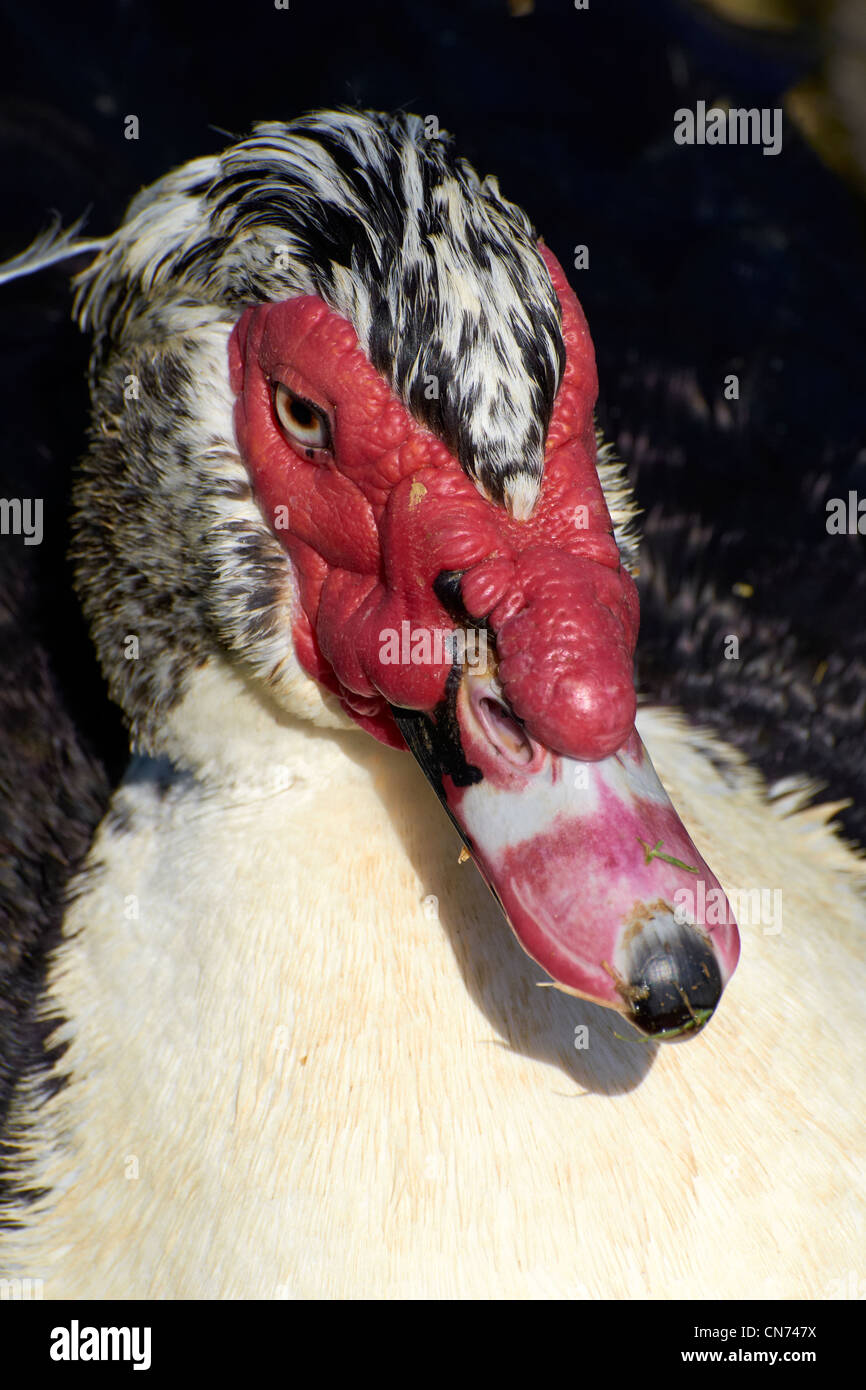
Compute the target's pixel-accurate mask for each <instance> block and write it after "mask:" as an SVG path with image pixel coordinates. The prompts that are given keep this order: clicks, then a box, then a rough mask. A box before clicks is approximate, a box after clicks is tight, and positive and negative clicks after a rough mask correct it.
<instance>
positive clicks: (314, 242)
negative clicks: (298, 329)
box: [76, 111, 564, 516]
mask: <svg viewBox="0 0 866 1390" xmlns="http://www.w3.org/2000/svg"><path fill="white" fill-rule="evenodd" d="M297 294H318V295H320V296H321V297H322V298H323V299H324V300H325V301H326V302H327V303H328V304H329V305H330V306H331V307H332V308H333V309H334V310H335V311H336V312H338V313H340V314H342V315H343V316H345V317H346V318H348V319H349V320H350V321H351V322H352V324H353V325H354V327H355V329H356V331H357V333H358V336H359V339H360V342H361V344H362V346H363V347H364V349H365V351H366V352H367V355H368V356H369V357H370V359H371V361H372V362H373V364H374V366H376V367H377V369H379V370H380V371H381V372H382V373H383V374H384V375H385V377H386V378H387V380H388V381H389V383H390V384H391V385H392V387H393V388H394V390H395V391H396V393H397V394H398V395H399V396H400V398H401V399H402V400H403V401H404V402H405V404H406V405H407V406H408V407H409V409H410V410H411V411H412V412H413V413H414V414H415V416H416V417H417V418H418V419H420V420H421V421H422V422H423V423H424V424H426V425H427V426H428V427H429V428H431V429H432V430H433V431H434V432H435V433H436V434H437V435H439V436H440V437H441V438H442V439H443V440H444V441H445V443H446V444H448V446H449V447H450V448H452V449H453V450H454V452H455V453H456V454H457V457H458V458H459V460H460V462H461V464H462V466H463V467H464V468H465V469H466V471H467V472H468V473H469V474H470V475H471V476H473V477H474V478H475V479H476V480H477V481H478V483H479V484H480V486H481V487H482V488H483V489H484V491H485V492H486V493H488V494H489V495H490V496H491V497H493V498H496V499H498V500H505V501H507V503H508V505H509V506H510V508H511V509H512V510H513V512H514V514H515V515H517V516H525V515H527V514H528V513H529V511H530V510H531V508H532V505H533V503H534V501H535V498H536V496H537V493H538V488H539V484H540V480H541V476H542V470H543V451H544V440H545V435H546V432H547V426H548V423H549V420H550V414H551V410H552V407H553V400H554V397H555V395H556V391H557V388H558V386H559V381H560V378H561V374H562V367H563V362H564V345H563V341H562V330H561V315H560V308H559V303H558V300H557V298H556V294H555V292H554V290H553V286H552V284H551V281H550V276H549V274H548V272H547V268H546V266H545V264H544V261H543V260H542V258H541V256H540V254H539V251H538V248H537V246H536V244H535V234H534V232H533V229H532V227H531V225H530V223H529V221H528V219H527V218H526V216H525V214H524V213H523V212H522V211H521V210H520V209H519V208H517V207H515V206H514V205H513V204H512V203H509V202H507V201H506V200H505V199H504V198H503V197H502V195H501V194H500V192H499V188H498V185H497V183H496V180H495V179H493V178H487V179H484V180H481V179H479V177H478V175H477V174H476V173H475V171H474V170H473V169H472V168H471V166H470V165H469V164H467V163H466V161H465V160H462V159H458V158H456V157H455V156H454V155H453V154H452V152H451V148H450V141H449V139H448V138H447V137H445V136H443V135H441V134H440V135H439V136H437V137H436V138H427V136H426V135H425V130H424V123H423V121H422V120H421V118H420V117H418V116H410V115H405V114H400V115H396V116H391V115H384V114H378V113H369V112H365V113H359V112H356V111H328V112H318V113H314V114H312V115H309V116H306V117H303V118H301V119H299V120H297V121H293V122H292V123H291V124H281V123H276V122H273V123H267V124H261V125H257V126H256V127H255V128H254V132H253V135H252V136H251V137H250V138H249V139H247V140H243V141H241V142H240V143H239V144H236V145H234V146H231V147H230V148H228V149H227V150H225V151H224V152H223V153H222V154H220V155H215V156H212V157H207V158H203V159H196V160H193V161H192V162H191V163H189V164H186V165H184V166H183V167H181V168H180V169H177V170H175V171H174V172H173V173H171V174H169V175H167V176H166V177H165V178H163V179H160V180H159V181H158V182H156V183H154V184H152V185H151V186H150V187H149V188H146V189H145V190H144V191H143V192H142V193H140V194H139V195H138V197H137V198H136V199H135V200H134V201H133V203H132V204H131V206H130V208H129V211H128V213H127V216H126V219H125V221H124V223H123V224H122V226H121V227H120V228H119V230H118V231H117V232H116V234H115V235H113V236H112V237H110V238H107V239H106V241H105V243H104V246H103V249H102V251H101V253H100V254H99V255H98V256H97V258H96V259H95V260H94V262H93V263H92V265H91V266H90V267H89V268H88V269H87V270H86V271H85V272H84V273H83V274H82V275H81V276H80V277H79V281H78V295H77V300H76V310H77V312H78V315H79V319H80V322H81V326H82V328H91V329H93V330H94V332H95V334H96V339H97V349H98V348H99V344H100V340H103V339H106V338H107V339H110V340H112V341H113V342H114V343H115V344H116V343H118V342H120V341H124V340H126V341H134V340H135V338H136V337H137V336H139V335H140V320H141V319H142V317H143V316H147V317H148V318H149V319H150V321H151V324H152V316H153V314H154V313H159V312H160V307H161V306H162V311H163V314H164V312H165V310H166V309H167V308H168V307H169V306H170V305H172V304H173V305H175V306H177V305H179V304H180V303H184V302H185V303H186V304H187V305H190V306H192V305H195V304H209V305H219V306H221V307H224V308H229V309H240V308H241V307H242V306H243V305H244V304H248V303H250V302H255V301H268V300H271V301H276V300H280V299H285V298H287V297H289V296H291V295H297ZM97 361H98V354H97Z"/></svg>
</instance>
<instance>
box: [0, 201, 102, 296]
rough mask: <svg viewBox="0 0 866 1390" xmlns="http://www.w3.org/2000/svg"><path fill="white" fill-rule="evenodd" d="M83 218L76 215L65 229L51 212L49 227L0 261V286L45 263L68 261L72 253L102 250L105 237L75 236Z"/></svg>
mask: <svg viewBox="0 0 866 1390" xmlns="http://www.w3.org/2000/svg"><path fill="white" fill-rule="evenodd" d="M83 224H84V217H79V219H78V221H77V222H74V223H73V224H72V226H71V227H69V228H68V230H67V231H65V232H64V231H62V230H61V227H60V217H59V216H58V214H56V213H55V214H54V217H53V219H52V222H51V226H50V227H48V228H46V230H45V231H44V232H40V233H39V235H38V236H37V237H36V239H35V240H34V241H32V242H31V243H30V245H29V246H28V247H27V248H26V249H25V250H24V251H22V252H21V253H20V254H19V255H17V256H13V257H12V259H11V260H8V261H4V262H3V263H2V264H0V285H3V284H6V282H7V281H9V280H19V279H22V278H23V277H24V276H25V275H35V274H36V273H37V272H38V271H40V270H46V269H47V268H48V267H49V266H52V265H58V264H60V263H61V262H63V261H69V260H72V259H73V258H74V257H76V256H95V255H96V254H97V252H99V251H102V250H104V248H105V246H106V245H107V241H108V239H107V238H106V237H79V236H78V233H79V231H80V230H81V227H82V226H83Z"/></svg>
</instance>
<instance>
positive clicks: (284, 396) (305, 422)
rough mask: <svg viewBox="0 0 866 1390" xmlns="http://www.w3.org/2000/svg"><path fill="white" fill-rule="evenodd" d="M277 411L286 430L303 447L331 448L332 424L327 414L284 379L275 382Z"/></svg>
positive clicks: (309, 451) (309, 450) (310, 450)
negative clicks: (295, 390) (283, 380)
mask: <svg viewBox="0 0 866 1390" xmlns="http://www.w3.org/2000/svg"><path fill="white" fill-rule="evenodd" d="M273 391H274V413H275V414H276V417H277V420H278V421H279V423H280V425H281V427H282V430H283V432H284V434H286V435H288V437H289V439H291V440H293V441H294V443H295V444H299V445H300V446H301V448H302V449H306V450H307V452H308V453H311V452H312V451H313V450H314V449H330V447H331V428H330V425H329V424H328V417H327V415H326V414H325V412H324V411H323V410H320V409H319V407H318V406H316V405H313V403H312V401H308V400H305V399H304V397H303V396H298V395H296V393H295V392H294V391H290V390H289V388H288V386H284V385H283V383H282V382H281V381H276V382H274V386H273Z"/></svg>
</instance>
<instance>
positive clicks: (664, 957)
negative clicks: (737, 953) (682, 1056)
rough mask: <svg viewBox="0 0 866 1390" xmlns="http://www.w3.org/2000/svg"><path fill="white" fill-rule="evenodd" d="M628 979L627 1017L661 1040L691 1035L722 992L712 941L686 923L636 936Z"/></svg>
mask: <svg viewBox="0 0 866 1390" xmlns="http://www.w3.org/2000/svg"><path fill="white" fill-rule="evenodd" d="M631 966H632V968H631V971H630V979H629V984H630V988H629V1002H630V1004H631V1008H630V1011H629V1015H628V1016H629V1018H630V1020H631V1022H632V1023H633V1024H634V1026H635V1027H636V1028H638V1029H639V1030H640V1032H641V1033H645V1034H646V1035H647V1036H648V1037H651V1038H655V1039H656V1040H658V1041H660V1042H661V1041H675V1040H677V1039H679V1038H687V1037H691V1036H692V1035H693V1034H694V1033H697V1032H699V1031H700V1029H701V1028H703V1027H704V1025H705V1024H706V1023H708V1022H709V1020H710V1019H711V1018H712V1015H713V1013H714V1011H715V1008H716V1005H717V1004H718V1002H719V999H720V998H721V994H722V977H721V972H720V970H719V962H718V960H717V959H716V955H715V952H714V951H713V948H712V946H711V945H710V944H709V942H708V941H706V940H705V939H704V938H703V937H702V936H700V935H699V933H698V932H696V931H695V930H694V929H690V928H689V927H686V926H683V927H679V929H678V930H677V931H676V932H675V933H674V934H672V935H670V936H667V937H666V938H665V939H660V938H659V936H658V935H656V933H654V932H653V933H648V939H647V940H646V942H645V944H644V945H643V946H642V944H641V941H640V938H638V940H637V941H636V942H635V945H634V953H633V958H632V961H631Z"/></svg>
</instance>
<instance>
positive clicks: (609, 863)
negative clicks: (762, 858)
mask: <svg viewBox="0 0 866 1390" xmlns="http://www.w3.org/2000/svg"><path fill="white" fill-rule="evenodd" d="M393 713H394V716H395V718H396V720H397V723H398V725H399V727H400V730H401V732H402V734H403V737H404V738H405V740H406V743H407V744H408V746H409V748H410V749H411V751H412V752H413V753H414V755H415V757H416V758H417V760H418V762H419V763H420V765H421V767H422V768H423V770H424V772H425V774H426V776H427V777H428V779H429V781H430V783H431V784H432V786H433V788H434V790H435V791H436V793H437V795H438V796H439V798H440V800H441V801H442V803H443V805H444V806H445V809H446V810H447V812H448V814H449V816H450V817H451V819H452V821H453V822H454V824H455V826H456V827H457V829H458V831H459V832H460V834H461V836H462V838H463V840H464V843H465V844H466V847H467V848H468V850H469V852H470V853H471V855H472V857H473V858H474V860H475V862H476V864H477V865H478V868H479V869H480V871H481V873H482V875H483V876H484V878H485V880H486V882H487V884H488V886H489V887H490V888H491V889H492V891H493V893H494V895H495V896H496V898H497V900H498V901H499V903H500V905H501V907H502V909H503V911H504V913H505V915H506V917H507V919H508V921H509V923H510V925H511V927H512V929H513V931H514V933H515V935H516V936H517V938H518V940H519V941H520V943H521V945H522V946H523V948H524V950H526V951H527V952H528V954H529V955H530V956H531V957H532V958H533V959H534V960H536V961H537V962H538V964H539V965H541V966H542V967H543V968H544V969H545V970H546V971H547V972H548V973H549V975H550V976H551V977H552V981H553V983H554V984H555V985H556V986H557V987H558V988H559V989H562V990H564V991H566V992H567V993H570V994H575V995H579V996H580V997H582V998H585V999H589V1000H592V1001H593V1002H595V1003H597V1004H602V1005H606V1006H608V1007H611V1008H614V1009H617V1010H618V1011H619V1012H620V1013H623V1014H625V1016H626V1017H627V1018H628V1019H629V1020H630V1021H631V1022H632V1023H633V1024H634V1025H635V1027H636V1028H638V1029H639V1030H640V1031H641V1032H642V1033H645V1034H647V1035H649V1036H651V1037H653V1038H654V1039H659V1040H670V1039H678V1038H682V1037H688V1036H691V1035H693V1034H694V1033H696V1032H698V1031H699V1030H700V1029H701V1028H702V1027H703V1026H704V1025H705V1024H706V1023H707V1022H708V1020H709V1019H710V1018H711V1017H712V1014H713V1013H714V1011H715V1009H716V1006H717V1005H718V1002H719V999H720V997H721V994H722V990H723V989H724V987H725V985H726V984H727V982H728V980H729V979H730V977H731V975H732V973H733V971H734V968H735V966H736V963H737V958H738V956H739V935H738V932H737V927H736V923H735V921H734V918H733V916H732V915H731V912H730V908H729V906H728V903H727V899H726V898H725V896H724V893H723V891H722V889H721V887H720V885H719V883H718V880H717V879H716V878H715V877H714V875H713V874H712V872H711V871H710V869H709V868H708V867H707V865H706V864H705V863H704V860H703V859H702V858H701V856H700V855H699V854H698V851H697V850H696V848H695V846H694V844H693V843H692V841H691V839H690V838H689V836H688V834H687V832H686V830H685V827H684V826H683V824H682V821H681V820H680V819H679V816H678V815H677V813H676V811H675V810H674V807H673V806H672V804H671V802H670V799H669V798H668V796H667V793H666V792H665V790H664V788H663V787H662V784H661V782H660V781H659V779H658V776H657V775H656V772H655V769H654V768H653V765H652V763H651V762H650V759H649V755H648V754H647V751H646V749H645V748H644V746H643V744H642V742H641V740H640V737H639V736H638V733H637V730H636V729H635V728H632V730H631V733H630V734H629V736H628V738H627V739H626V741H625V742H624V743H623V744H622V746H621V747H620V748H619V749H618V750H617V751H616V752H615V753H613V754H610V755H609V756H607V757H604V758H602V759H600V760H599V761H596V762H579V761H577V760H575V759H573V758H569V757H565V756H563V755H561V754H558V753H554V752H552V751H551V750H550V749H548V748H546V747H544V746H543V745H541V744H540V743H538V742H537V741H536V740H535V739H533V738H532V737H531V736H530V735H529V734H528V733H527V732H526V729H525V727H524V725H523V724H522V723H521V722H520V721H519V720H518V719H516V718H515V716H514V714H513V713H512V711H511V709H510V708H509V706H508V704H507V703H506V701H505V700H504V698H503V695H502V690H501V687H500V684H499V681H498V679H497V677H496V674H495V671H492V670H488V669H478V668H473V667H470V666H466V665H463V666H459V665H455V667H454V669H453V671H452V674H451V678H450V679H449V682H448V688H447V694H446V698H445V700H444V701H443V702H442V703H441V704H440V706H439V707H438V708H437V709H436V710H435V711H434V712H433V714H425V713H420V712H417V711H413V710H403V709H394V710H393ZM701 884H702V885H703V886H702V887H701ZM707 904H711V905H712V910H711V911H710V912H707ZM707 916H711V917H712V919H713V920H712V924H710V923H708V922H707V921H706V920H705V919H706V917H707Z"/></svg>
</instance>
